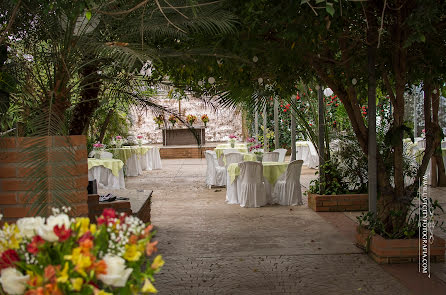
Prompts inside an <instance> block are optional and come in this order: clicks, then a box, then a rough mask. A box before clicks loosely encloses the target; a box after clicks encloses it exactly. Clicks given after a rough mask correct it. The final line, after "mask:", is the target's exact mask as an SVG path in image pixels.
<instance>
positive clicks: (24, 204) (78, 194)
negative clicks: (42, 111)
mask: <svg viewBox="0 0 446 295" xmlns="http://www.w3.org/2000/svg"><path fill="white" fill-rule="evenodd" d="M36 140H39V142H40V141H41V142H40V143H41V145H39V147H40V146H42V148H43V151H44V152H43V154H44V155H45V156H44V159H45V161H47V163H48V164H47V165H46V166H45V167H44V168H42V167H41V168H39V171H43V173H44V174H45V175H46V177H47V179H48V186H47V188H48V198H47V200H48V201H49V202H51V200H52V194H53V191H54V190H55V187H56V186H57V187H58V188H60V187H64V191H65V192H67V194H69V196H70V197H71V207H72V209H73V214H74V215H78V216H80V215H85V216H86V215H87V214H88V206H87V185H88V165H87V148H86V138H85V136H80V135H79V136H69V137H68V138H67V137H63V136H49V137H43V138H42V137H41V138H36V137H18V138H17V137H10V138H0V213H1V214H3V217H4V219H3V220H2V221H6V222H14V221H15V220H17V219H18V218H21V217H25V216H34V215H35V211H34V212H33V211H31V202H35V201H36V200H35V198H34V199H33V193H32V192H33V190H34V187H35V186H36V180H33V179H32V178H31V177H30V173H31V172H32V171H33V169H35V168H34V167H33V166H27V167H25V166H24V164H23V162H24V161H25V160H24V159H25V158H27V157H30V154H29V153H25V149H26V148H28V147H29V146H35V142H36ZM45 148H46V149H47V150H46V151H45ZM68 150H70V151H72V153H71V152H70V153H68V154H72V155H73V156H74V162H73V161H71V160H68V156H67V151H68ZM39 154H40V152H39ZM39 158H40V157H39ZM40 159H41V158H40ZM26 162H29V160H26ZM55 166H59V167H62V168H63V170H65V171H67V172H69V173H68V174H66V175H61V173H60V168H59V170H56V169H55V168H54V167H55Z"/></svg>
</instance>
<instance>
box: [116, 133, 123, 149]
mask: <svg viewBox="0 0 446 295" xmlns="http://www.w3.org/2000/svg"><path fill="white" fill-rule="evenodd" d="M115 139H116V142H115V145H116V147H117V148H120V147H121V146H122V144H123V143H124V139H123V138H122V136H120V135H117V136H116V137H115Z"/></svg>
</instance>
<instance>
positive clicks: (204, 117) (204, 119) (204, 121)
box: [201, 114, 209, 127]
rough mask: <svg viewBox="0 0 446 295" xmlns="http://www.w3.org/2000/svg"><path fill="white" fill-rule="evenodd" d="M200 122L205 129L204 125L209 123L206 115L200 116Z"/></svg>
mask: <svg viewBox="0 0 446 295" xmlns="http://www.w3.org/2000/svg"><path fill="white" fill-rule="evenodd" d="M201 122H203V124H204V127H206V124H207V123H208V122H209V117H208V115H207V114H204V115H203V116H201Z"/></svg>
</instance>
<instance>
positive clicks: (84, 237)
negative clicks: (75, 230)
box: [78, 231, 93, 243]
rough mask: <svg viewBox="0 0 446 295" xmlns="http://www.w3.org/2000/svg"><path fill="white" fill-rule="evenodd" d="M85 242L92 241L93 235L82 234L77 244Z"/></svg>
mask: <svg viewBox="0 0 446 295" xmlns="http://www.w3.org/2000/svg"><path fill="white" fill-rule="evenodd" d="M86 240H90V241H93V235H92V234H91V232H90V231H87V232H86V233H85V234H83V235H82V236H81V237H80V238H79V240H78V242H79V243H82V242H84V241H86Z"/></svg>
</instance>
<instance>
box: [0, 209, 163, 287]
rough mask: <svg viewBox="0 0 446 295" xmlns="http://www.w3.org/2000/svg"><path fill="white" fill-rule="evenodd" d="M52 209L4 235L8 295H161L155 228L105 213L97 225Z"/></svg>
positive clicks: (0, 245) (0, 247)
mask: <svg viewBox="0 0 446 295" xmlns="http://www.w3.org/2000/svg"><path fill="white" fill-rule="evenodd" d="M69 211H70V209H69V208H66V207H63V208H62V210H60V209H53V214H52V215H51V216H49V217H48V218H43V217H26V218H21V219H19V220H18V221H17V224H11V225H9V224H7V223H5V225H4V226H3V227H2V229H1V230H0V237H1V239H0V252H1V257H0V268H1V277H0V284H1V287H2V289H3V292H5V293H6V294H27V295H34V294H35V295H38V294H56V295H59V294H60V295H61V294H74V293H75V294H102V295H107V294H137V293H156V292H157V290H156V289H155V287H154V286H153V284H152V282H153V281H154V275H155V274H156V273H158V272H159V271H160V269H161V267H162V266H163V265H164V261H163V259H162V257H161V255H157V256H155V257H154V255H153V254H154V253H155V252H156V251H157V243H158V241H155V242H153V241H152V238H153V235H154V234H155V233H154V232H153V231H152V230H153V226H152V225H149V224H144V223H143V222H142V221H141V220H140V219H138V218H137V217H134V216H127V215H126V214H124V213H121V214H117V213H116V212H115V211H114V210H113V209H105V210H104V211H103V213H102V215H101V216H100V217H98V218H97V220H96V224H94V223H92V222H91V221H90V219H89V218H86V217H78V218H70V217H69V216H68V212H69Z"/></svg>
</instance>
